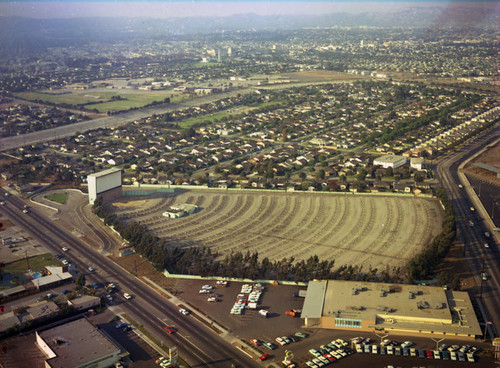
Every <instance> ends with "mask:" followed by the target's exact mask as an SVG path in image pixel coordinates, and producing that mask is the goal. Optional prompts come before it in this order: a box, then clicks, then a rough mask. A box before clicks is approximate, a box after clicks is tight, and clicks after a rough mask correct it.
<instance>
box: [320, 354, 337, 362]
mask: <svg viewBox="0 0 500 368" xmlns="http://www.w3.org/2000/svg"><path fill="white" fill-rule="evenodd" d="M323 356H324V357H325V358H326V359H328V361H329V362H330V363H331V362H334V361H335V360H337V359H335V358H334V357H333V356H332V355H331V354H325V355H323Z"/></svg>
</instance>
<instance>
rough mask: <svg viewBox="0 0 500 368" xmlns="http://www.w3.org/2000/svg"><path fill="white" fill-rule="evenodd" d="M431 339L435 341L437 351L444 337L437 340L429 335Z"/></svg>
mask: <svg viewBox="0 0 500 368" xmlns="http://www.w3.org/2000/svg"><path fill="white" fill-rule="evenodd" d="M431 340H432V341H434V342H435V343H436V351H439V343H440V342H441V341H444V339H439V340H438V339H434V338H432V337H431Z"/></svg>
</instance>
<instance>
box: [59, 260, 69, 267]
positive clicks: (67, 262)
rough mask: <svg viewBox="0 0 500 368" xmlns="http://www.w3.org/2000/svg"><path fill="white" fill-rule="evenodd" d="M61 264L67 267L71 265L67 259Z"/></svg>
mask: <svg viewBox="0 0 500 368" xmlns="http://www.w3.org/2000/svg"><path fill="white" fill-rule="evenodd" d="M61 263H62V264H63V265H65V266H67V265H69V261H68V260H67V259H63V260H62V261H61Z"/></svg>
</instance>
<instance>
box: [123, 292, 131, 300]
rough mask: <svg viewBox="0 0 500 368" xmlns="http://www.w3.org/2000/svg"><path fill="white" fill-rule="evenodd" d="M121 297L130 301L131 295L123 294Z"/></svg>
mask: <svg viewBox="0 0 500 368" xmlns="http://www.w3.org/2000/svg"><path fill="white" fill-rule="evenodd" d="M123 297H124V298H125V299H132V295H130V294H129V293H125V294H123Z"/></svg>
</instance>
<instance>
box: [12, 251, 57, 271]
mask: <svg viewBox="0 0 500 368" xmlns="http://www.w3.org/2000/svg"><path fill="white" fill-rule="evenodd" d="M28 263H29V268H30V270H31V271H33V272H41V271H43V269H44V268H45V266H60V265H61V262H59V261H58V260H57V259H56V258H55V257H54V256H53V255H52V254H50V253H45V254H40V255H38V256H33V257H28V262H26V259H21V260H19V261H15V262H11V263H7V264H6V265H5V268H4V269H3V272H4V273H24V272H27V271H28Z"/></svg>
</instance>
